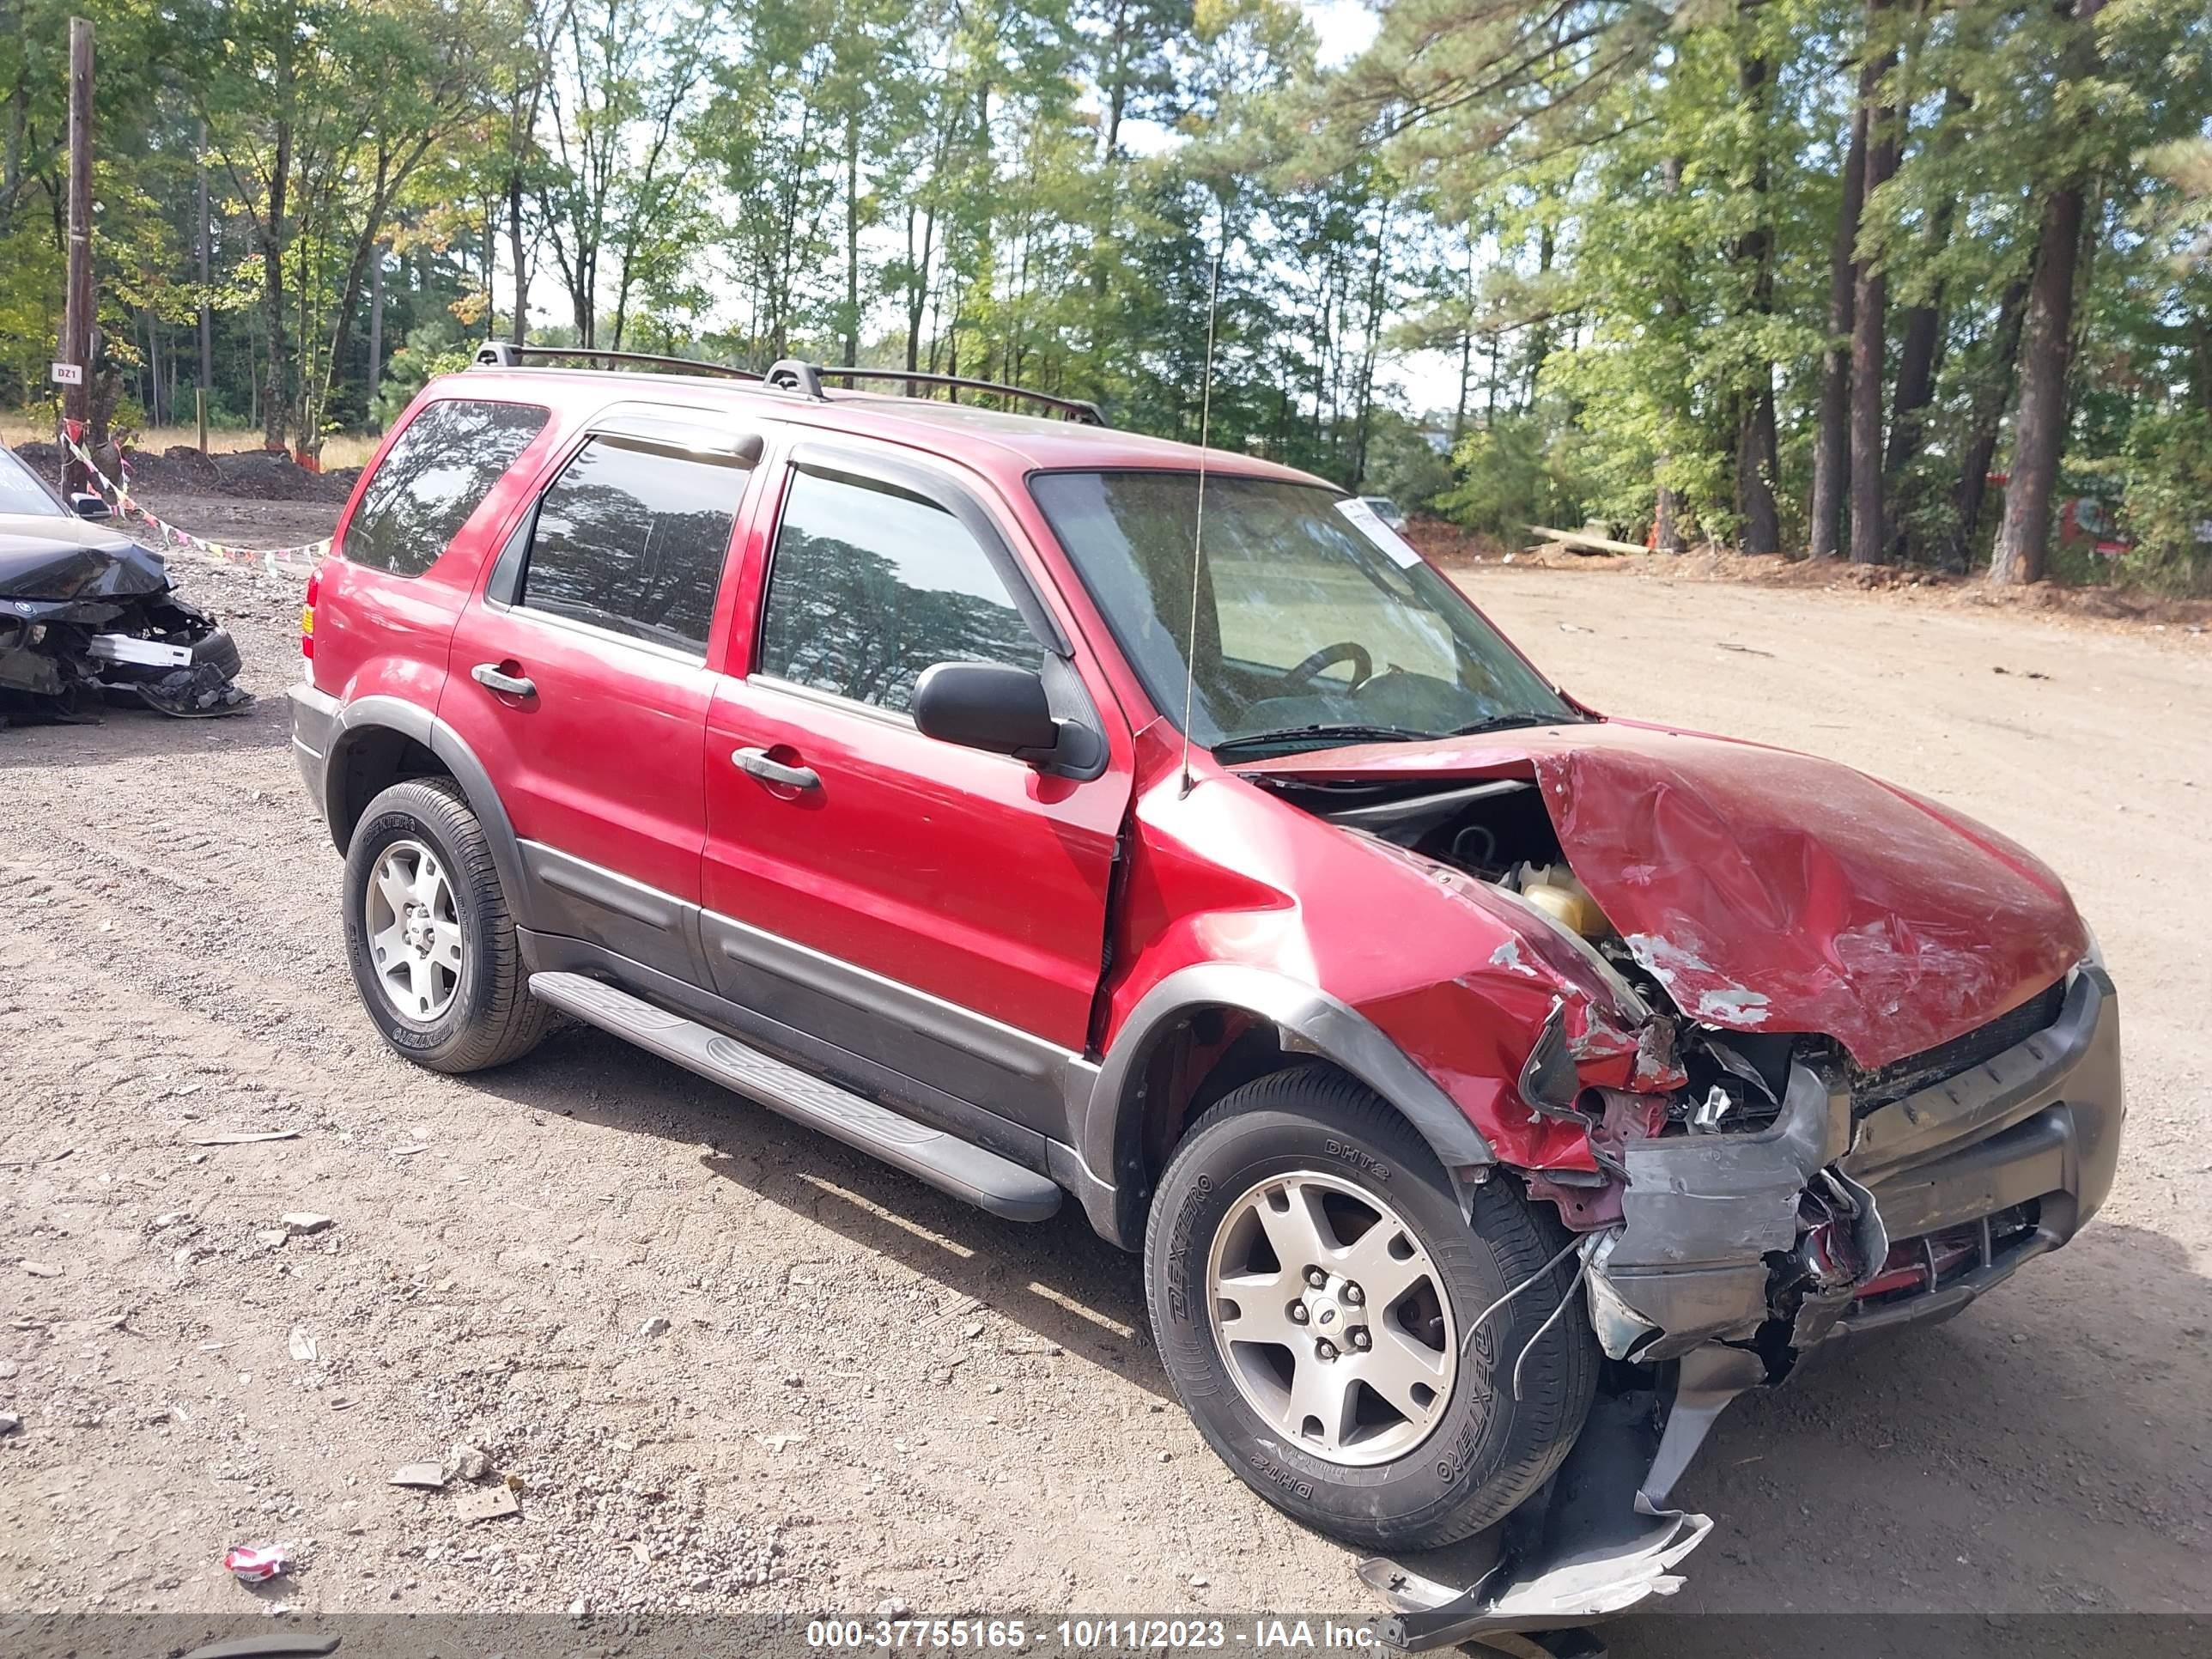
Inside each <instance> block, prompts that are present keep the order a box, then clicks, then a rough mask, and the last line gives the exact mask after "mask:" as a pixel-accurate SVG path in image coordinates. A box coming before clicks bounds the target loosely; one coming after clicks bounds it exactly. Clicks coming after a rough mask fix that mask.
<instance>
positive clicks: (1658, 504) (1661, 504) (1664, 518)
mask: <svg viewBox="0 0 2212 1659" xmlns="http://www.w3.org/2000/svg"><path fill="white" fill-rule="evenodd" d="M1659 464H1660V465H1662V466H1664V465H1666V464H1667V458H1666V457H1665V456H1663V455H1662V456H1661V457H1660V460H1659ZM1651 548H1652V550H1653V551H1654V552H1656V553H1680V551H1681V550H1682V498H1681V497H1680V495H1676V494H1675V493H1674V491H1673V490H1672V489H1668V487H1667V486H1666V485H1665V484H1661V485H1660V486H1659V494H1658V496H1657V499H1656V501H1655V503H1654V505H1653V507H1652V511H1651Z"/></svg>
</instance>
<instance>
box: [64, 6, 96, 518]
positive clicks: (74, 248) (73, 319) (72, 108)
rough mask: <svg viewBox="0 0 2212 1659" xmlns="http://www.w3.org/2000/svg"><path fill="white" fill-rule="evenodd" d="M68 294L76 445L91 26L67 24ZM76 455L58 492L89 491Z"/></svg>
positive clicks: (83, 427)
mask: <svg viewBox="0 0 2212 1659" xmlns="http://www.w3.org/2000/svg"><path fill="white" fill-rule="evenodd" d="M69 40H70V98H69V147H70V165H69V295H68V301H67V303H66V304H65V305H64V308H63V311H62V356H61V361H62V362H64V363H69V364H73V365H75V367H76V376H75V378H74V379H73V380H70V382H69V384H68V391H67V395H66V396H65V397H64V399H63V403H62V412H63V414H64V416H65V417H66V418H67V419H68V420H69V421H70V422H71V429H72V430H73V431H74V432H75V434H76V439H77V441H78V442H79V443H82V444H84V445H85V446H87V447H90V445H91V442H92V427H91V422H92V331H93V329H94V327H95V326H96V325H97V324H98V322H99V313H98V311H97V310H96V309H95V307H94V301H93V295H92V24H91V22H90V21H89V20H88V19H86V18H82V17H72V18H70V36H69ZM89 488H91V480H90V479H89V478H88V477H86V475H85V470H84V465H83V463H82V462H81V461H79V460H78V459H76V456H75V455H71V456H70V458H69V460H68V461H67V463H66V464H65V465H64V466H63V468H62V490H63V493H64V495H66V494H69V493H70V492H72V491H76V490H82V489H89Z"/></svg>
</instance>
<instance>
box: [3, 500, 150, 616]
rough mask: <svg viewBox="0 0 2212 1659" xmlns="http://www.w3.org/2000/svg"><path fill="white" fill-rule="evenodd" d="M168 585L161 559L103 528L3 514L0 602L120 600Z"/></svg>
mask: <svg viewBox="0 0 2212 1659" xmlns="http://www.w3.org/2000/svg"><path fill="white" fill-rule="evenodd" d="M168 586H169V574H168V571H167V568H166V567H165V566H164V565H163V564H162V562H161V555H159V554H158V553H155V552H154V551H152V550H150V549H148V548H143V547H141V546H139V545H138V544H137V543H136V542H134V541H132V540H131V538H129V537H128V536H121V535H118V534H117V533H116V532H114V531H113V530H112V529H109V528H108V527H107V526H105V525H97V524H89V523H87V522H86V521H84V520H81V519H64V518H49V517H46V516H45V515H43V514H40V513H0V599H48V600H55V601H62V600H76V599H128V598H131V597H132V596H133V595H136V594H142V593H159V592H164V591H165V590H166V589H167V587H168Z"/></svg>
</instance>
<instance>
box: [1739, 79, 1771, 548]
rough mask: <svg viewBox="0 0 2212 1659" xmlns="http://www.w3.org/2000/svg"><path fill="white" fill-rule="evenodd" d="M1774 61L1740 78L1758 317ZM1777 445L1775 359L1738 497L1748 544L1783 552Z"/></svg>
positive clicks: (1764, 266) (1754, 410)
mask: <svg viewBox="0 0 2212 1659" xmlns="http://www.w3.org/2000/svg"><path fill="white" fill-rule="evenodd" d="M1772 72H1773V66H1772V65H1771V64H1769V63H1768V62H1767V60H1766V59H1765V58H1760V57H1758V56H1756V55H1753V56H1750V57H1747V58H1745V59H1744V60H1743V64H1742V67H1741V70H1740V71H1739V73H1738V77H1737V83H1738V86H1739V88H1740V90H1741V98H1742V101H1743V104H1744V106H1745V107H1747V109H1749V110H1751V111H1752V112H1753V143H1754V144H1755V145H1757V147H1758V155H1757V159H1756V161H1754V163H1753V167H1752V173H1751V189H1752V196H1753V200H1754V201H1755V202H1756V203H1757V204H1759V206H1758V216H1757V219H1756V222H1754V223H1753V226H1752V228H1750V229H1749V230H1747V232H1745V233H1744V234H1743V235H1742V236H1741V237H1740V238H1739V239H1737V242H1736V246H1735V258H1736V262H1737V264H1740V265H1744V266H1748V267H1749V268H1750V270H1751V291H1750V295H1749V296H1748V298H1749V301H1750V309H1751V314H1752V316H1753V317H1754V318H1761V319H1763V318H1765V317H1768V316H1771V314H1772V313H1773V311H1774V228H1773V226H1772V224H1771V222H1770V221H1769V219H1768V216H1767V215H1768V212H1769V205H1768V197H1767V181H1768V169H1767V160H1766V142H1767V140H1766V87H1767V82H1768V80H1769V79H1770V78H1771V75H1772ZM1776 448H1777V439H1776V435H1775V429H1774V365H1773V364H1772V363H1771V362H1762V363H1760V364H1759V366H1758V374H1757V376H1756V377H1755V380H1754V382H1753V385H1752V386H1750V387H1749V388H1747V390H1746V392H1744V394H1743V398H1742V414H1741V419H1740V420H1739V421H1738V422H1737V425H1736V444H1735V501H1736V512H1737V513H1738V514H1739V515H1740V516H1741V518H1742V520H1743V532H1742V536H1743V550H1744V551H1745V552H1747V553H1758V554H1768V553H1779V552H1781V550H1782V517H1781V513H1780V512H1779V510H1778V508H1777V507H1776V506H1775V501H1774V472H1773V460H1772V457H1773V455H1774V453H1775V450H1776Z"/></svg>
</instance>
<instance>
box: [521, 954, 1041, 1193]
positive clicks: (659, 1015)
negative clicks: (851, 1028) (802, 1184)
mask: <svg viewBox="0 0 2212 1659" xmlns="http://www.w3.org/2000/svg"><path fill="white" fill-rule="evenodd" d="M530 994H531V995H532V996H534V997H536V998H537V999H538V1000H539V1001H540V1002H546V1003H550V1004H551V1005H552V1006H554V1007H556V1008H558V1009H559V1010H561V1012H563V1013H566V1014H574V1016H575V1017H576V1018H578V1019H580V1020H583V1021H584V1022H586V1024H592V1025H596V1026H598V1027H599V1029H600V1030H604V1031H611V1032H613V1033H614V1034H615V1035H616V1036H618V1037H623V1038H625V1039H627V1040H628V1041H629V1042H635V1044H637V1046H638V1047H639V1048H647V1049H650V1050H652V1051H653V1053H654V1054H659V1056H660V1057H661V1058H662V1059H663V1060H674V1061H675V1062H676V1063H677V1064H678V1066H683V1067H684V1068H685V1069H686V1070H688V1071H693V1072H696V1073H698V1074H699V1075H700V1076H701V1077H703V1078H705V1079H708V1081H709V1082H712V1083H719V1084H720V1085H722V1086H723V1087H724V1088H726V1089H732V1090H734V1091H737V1092H738V1094H741V1095H743V1096H744V1097H746V1098H747V1099H748V1100H755V1101H758V1102H759V1103H761V1104H762V1105H763V1106H765V1107H767V1108H768V1109H769V1110H770V1111H774V1112H781V1114H782V1115H784V1116H786V1117H787V1118H789V1119H791V1120H792V1121H793V1122H796V1123H803V1124H805V1126H806V1127H808V1128H810V1129H818V1130H819V1131H821V1132H822V1133H823V1134H826V1135H834V1136H835V1137H836V1139H839V1140H842V1141H843V1142H844V1143H845V1144H846V1145H847V1146H852V1147H856V1148H858V1149H859V1150H860V1151H861V1152H866V1153H868V1154H870V1155H871V1156H872V1157H874V1158H880V1159H882V1160H883V1161H884V1163H886V1164H890V1165H891V1166H892V1167H894V1168H895V1169H900V1170H905V1171H906V1172H907V1173H908V1175H910V1176H915V1177H916V1178H917V1179H920V1180H922V1181H926V1182H928V1183H929V1184H930V1185H931V1186H933V1187H934V1188H937V1189H938V1190H939V1192H945V1193H950V1194H952V1196H953V1197H955V1198H961V1199H965V1200H968V1202H969V1203H970V1204H973V1205H975V1206H977V1207H978V1208H980V1209H985V1210H988V1211H989V1212H991V1213H992V1214H993V1215H998V1216H1004V1217H1006V1218H1007V1219H1008V1220H1010V1221H1042V1220H1043V1219H1044V1218H1046V1217H1048V1216H1049V1215H1051V1214H1053V1213H1054V1212H1055V1211H1057V1210H1058V1209H1059V1208H1060V1188H1058V1187H1057V1186H1055V1185H1054V1183H1053V1182H1052V1181H1051V1180H1050V1179H1048V1177H1046V1176H1041V1175H1039V1174H1037V1173H1036V1171H1035V1170H1025V1169H1024V1168H1023V1167H1022V1166H1021V1165H1020V1164H1016V1163H1014V1162H1013V1161H1012V1159H1009V1158H1000V1156H999V1155H998V1154H997V1153H996V1152H986V1151H984V1150H983V1148H981V1146H975V1145H973V1144H972V1143H970V1142H969V1141H965V1140H961V1139H957V1138H956V1137H954V1136H952V1135H948V1134H946V1133H943V1132H942V1131H941V1130H937V1129H933V1128H931V1127H928V1125H927V1124H923V1123H916V1122H915V1121H914V1120H913V1119H912V1118H909V1117H902V1116H900V1115H898V1114H897V1113H896V1112H894V1111H892V1110H890V1109H889V1108H887V1107H883V1106H878V1105H877V1104H876V1103H875V1102H873V1101H872V1100H864V1099H862V1098H861V1097H860V1096H859V1095H856V1094H854V1093H851V1092H850V1091H847V1090H844V1089H841V1088H839V1087H838V1086H837V1085H836V1084H834V1083H830V1082H827V1081H825V1080H824V1079H821V1078H818V1077H816V1076H815V1075H814V1074H813V1073H811V1072H802V1071H800V1070H799V1068H798V1067H797V1066H787V1065H785V1064H784V1063H783V1062H782V1061H781V1060H776V1059H774V1058H772V1057H770V1056H769V1055H767V1054H763V1053H762V1052H761V1051H760V1050H759V1049H757V1048H747V1047H746V1046H745V1045H744V1043H742V1042H738V1041H737V1040H736V1039H734V1038H732V1037H727V1036H723V1035H722V1034H721V1033H720V1031H716V1030H711V1029H709V1028H708V1027H707V1026H704V1025H702V1024H698V1023H697V1022H696V1020H689V1019H686V1018H684V1016H683V1015H681V1014H672V1013H671V1012H668V1011H667V1010H666V1009H665V1008H661V1007H659V1006H655V1005H654V1004H653V1003H650V1002H647V1001H645V1000H642V999H641V998H638V997H634V996H632V995H631V994H629V992H627V991H624V990H621V989H619V988H617V987H615V986H612V985H610V984H608V983H607V982H606V981H604V980H597V979H587V978H586V977H585V976H584V975H581V974H532V975H531V976H530Z"/></svg>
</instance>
